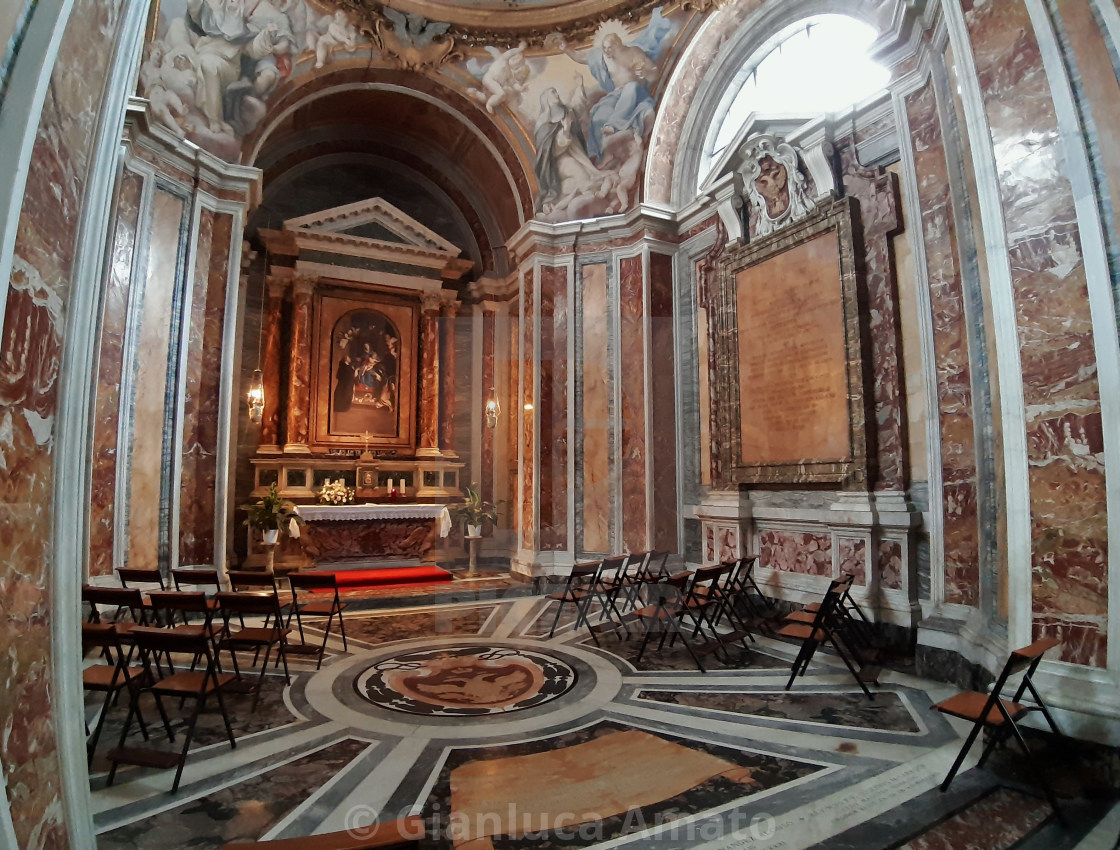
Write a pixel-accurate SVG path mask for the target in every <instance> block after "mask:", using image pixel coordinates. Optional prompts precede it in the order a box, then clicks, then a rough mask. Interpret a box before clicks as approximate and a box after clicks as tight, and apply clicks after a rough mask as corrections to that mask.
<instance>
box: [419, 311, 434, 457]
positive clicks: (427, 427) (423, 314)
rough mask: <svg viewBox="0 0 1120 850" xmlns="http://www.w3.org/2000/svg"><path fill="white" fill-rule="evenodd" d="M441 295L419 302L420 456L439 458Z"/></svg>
mask: <svg viewBox="0 0 1120 850" xmlns="http://www.w3.org/2000/svg"><path fill="white" fill-rule="evenodd" d="M439 361H440V357H439V295H437V294H436V293H434V292H433V293H425V294H424V296H423V298H422V300H421V304H420V445H419V448H418V449H417V450H416V454H417V455H418V456H420V457H439V456H440V452H439V393H440V374H439Z"/></svg>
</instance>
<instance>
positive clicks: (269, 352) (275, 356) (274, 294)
mask: <svg viewBox="0 0 1120 850" xmlns="http://www.w3.org/2000/svg"><path fill="white" fill-rule="evenodd" d="M266 292H267V295H266V296H265V299H266V300H265V306H264V315H263V316H262V317H261V321H262V322H264V328H262V330H261V336H262V339H261V341H260V347H261V355H260V356H261V359H260V361H259V362H260V365H261V380H262V383H263V384H264V412H263V413H262V414H261V445H262V446H279V445H280V365H281V364H280V357H281V348H280V329H281V327H282V323H283V321H284V288H283V287H282V286H281V285H279V284H272V283H270V284H269V285H268V286H267V287H266Z"/></svg>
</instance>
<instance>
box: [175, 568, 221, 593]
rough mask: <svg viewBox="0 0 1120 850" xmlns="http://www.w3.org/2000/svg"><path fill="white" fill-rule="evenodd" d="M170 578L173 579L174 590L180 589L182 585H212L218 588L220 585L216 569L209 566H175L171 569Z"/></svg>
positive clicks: (219, 577)
mask: <svg viewBox="0 0 1120 850" xmlns="http://www.w3.org/2000/svg"><path fill="white" fill-rule="evenodd" d="M171 578H173V579H174V580H175V589H176V590H182V589H183V587H184V586H186V587H213V588H217V589H218V590H220V589H221V587H222V580H221V576H219V574H218V571H217V570H215V569H211V568H209V567H206V568H203V567H175V568H174V569H173V570H172V571H171Z"/></svg>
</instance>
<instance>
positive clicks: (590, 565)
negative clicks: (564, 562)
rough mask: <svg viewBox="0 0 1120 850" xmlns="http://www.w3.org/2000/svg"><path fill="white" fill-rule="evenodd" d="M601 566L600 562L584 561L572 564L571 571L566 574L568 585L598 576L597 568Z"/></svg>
mask: <svg viewBox="0 0 1120 850" xmlns="http://www.w3.org/2000/svg"><path fill="white" fill-rule="evenodd" d="M601 566H603V562H602V561H584V562H583V563H581V564H572V570H571V572H569V573H568V584H573V583H575V582H577V580H583V581H590V580H592V579H594V578H595V576H597V575H598V574H599V568H600V567H601Z"/></svg>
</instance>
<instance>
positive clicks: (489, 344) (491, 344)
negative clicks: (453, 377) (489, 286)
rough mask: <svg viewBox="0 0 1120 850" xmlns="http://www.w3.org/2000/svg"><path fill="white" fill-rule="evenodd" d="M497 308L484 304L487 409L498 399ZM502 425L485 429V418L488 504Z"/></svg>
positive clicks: (483, 481) (483, 461)
mask: <svg viewBox="0 0 1120 850" xmlns="http://www.w3.org/2000/svg"><path fill="white" fill-rule="evenodd" d="M498 307H499V305H498V304H496V303H494V302H493V301H484V302H482V404H483V406H484V408H485V405H486V404H487V403H488V402H489V401H490V400H491V399H497V398H498V390H497V375H496V371H495V354H494V348H495V333H496V330H497V316H498ZM502 408H503V410H502V413H503V414H505V415H509V410H508V406H507V405H502ZM499 424H500V421H498V422H495V423H494V427H493V428H491V427H489V426H488V425H486V421H485V418H484V419H483V428H482V448H481V453H482V455H481V461H480V466H481V469H482V475H481V480H480V486H481V487H482V498H483V499H485V500H487V501H493V499H494V476H495V469H494V448H495V443H496V442H497V440H496V439H495V437H496V431H497V429H498V426H499Z"/></svg>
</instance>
